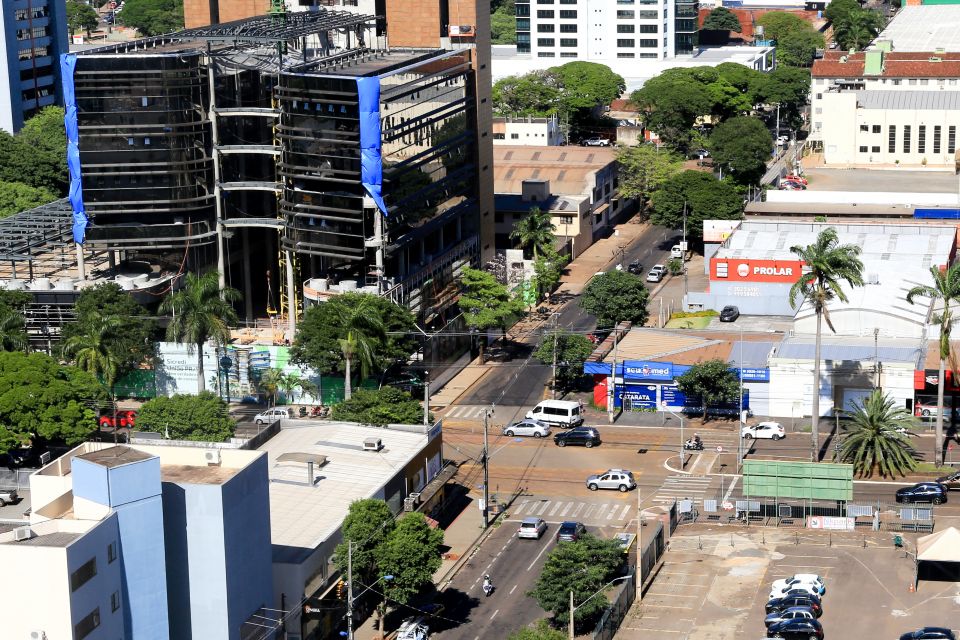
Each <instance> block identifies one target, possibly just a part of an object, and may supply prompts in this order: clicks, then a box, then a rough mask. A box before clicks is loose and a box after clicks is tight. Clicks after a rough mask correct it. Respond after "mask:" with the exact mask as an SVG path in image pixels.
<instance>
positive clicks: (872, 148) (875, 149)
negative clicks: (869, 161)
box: [870, 147, 880, 153]
mask: <svg viewBox="0 0 960 640" xmlns="http://www.w3.org/2000/svg"><path fill="white" fill-rule="evenodd" d="M870 153H880V147H870Z"/></svg>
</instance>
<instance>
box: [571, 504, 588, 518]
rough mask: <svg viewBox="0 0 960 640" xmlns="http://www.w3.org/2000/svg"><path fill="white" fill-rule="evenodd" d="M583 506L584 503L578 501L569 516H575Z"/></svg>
mask: <svg viewBox="0 0 960 640" xmlns="http://www.w3.org/2000/svg"><path fill="white" fill-rule="evenodd" d="M584 506H585V505H584V504H583V503H582V502H578V503H577V506H576V507H575V508H574V509H573V513H571V514H570V517H572V518H576V517H577V516H578V515H580V512H581V511H583V507H584Z"/></svg>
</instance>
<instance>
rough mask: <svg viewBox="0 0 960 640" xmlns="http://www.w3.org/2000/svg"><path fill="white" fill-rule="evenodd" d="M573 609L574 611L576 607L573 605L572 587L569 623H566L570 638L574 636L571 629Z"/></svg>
mask: <svg viewBox="0 0 960 640" xmlns="http://www.w3.org/2000/svg"><path fill="white" fill-rule="evenodd" d="M574 611H576V607H574V606H573V589H571V590H570V624H569V625H568V628H569V635H570V640H573V639H574V638H575V637H576V633H575V632H574V630H573V612H574Z"/></svg>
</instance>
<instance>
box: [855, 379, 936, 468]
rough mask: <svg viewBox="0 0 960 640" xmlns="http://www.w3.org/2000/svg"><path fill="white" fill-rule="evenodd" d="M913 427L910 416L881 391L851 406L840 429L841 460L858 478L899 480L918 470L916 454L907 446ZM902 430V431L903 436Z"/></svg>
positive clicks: (912, 420) (911, 446) (913, 423)
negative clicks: (841, 435) (847, 419)
mask: <svg viewBox="0 0 960 640" xmlns="http://www.w3.org/2000/svg"><path fill="white" fill-rule="evenodd" d="M914 427H916V421H915V420H914V419H913V416H911V415H910V413H909V412H908V411H907V410H906V409H904V408H903V407H900V406H898V405H897V403H896V401H894V399H893V398H891V397H889V396H886V395H884V393H883V392H882V391H881V390H880V389H874V391H873V392H872V393H871V394H870V395H869V396H866V397H865V398H864V399H863V400H862V401H860V402H856V401H855V402H854V411H853V413H852V414H850V421H849V422H845V423H844V424H843V427H842V428H841V429H842V431H843V434H844V438H843V444H841V445H840V460H841V461H842V462H847V463H850V464H852V465H853V469H854V471H855V472H856V473H857V474H858V475H860V476H867V477H869V476H872V475H873V473H874V471H877V472H879V473H880V475H882V476H902V475H905V474H906V473H908V472H910V471H913V470H914V469H915V468H916V467H917V459H916V452H915V451H914V448H913V445H912V444H911V442H910V438H909V434H910V430H911V429H913V428H914ZM901 430H905V432H902V431H901Z"/></svg>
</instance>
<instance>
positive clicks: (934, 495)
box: [897, 482, 947, 504]
mask: <svg viewBox="0 0 960 640" xmlns="http://www.w3.org/2000/svg"><path fill="white" fill-rule="evenodd" d="M946 501H947V488H946V487H945V486H944V485H942V484H940V483H939V482H918V483H917V484H915V485H913V486H912V487H904V488H903V489H897V502H932V503H933V504H943V503H944V502H946Z"/></svg>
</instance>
